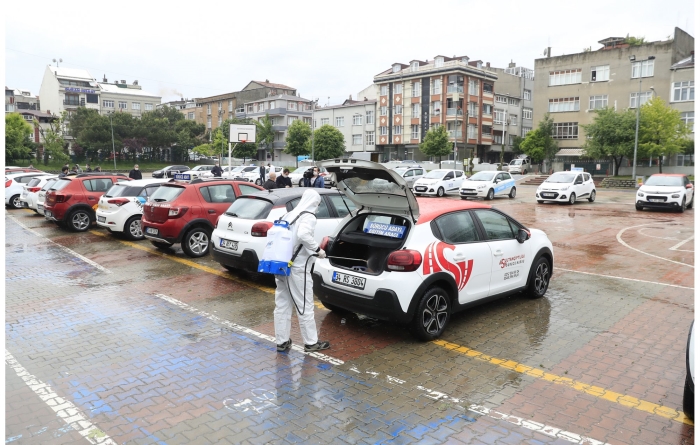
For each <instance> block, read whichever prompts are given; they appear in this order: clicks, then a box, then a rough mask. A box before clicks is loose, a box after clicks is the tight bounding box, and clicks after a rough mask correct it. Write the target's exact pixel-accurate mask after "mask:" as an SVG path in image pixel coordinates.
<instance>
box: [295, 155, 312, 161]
mask: <svg viewBox="0 0 700 445" xmlns="http://www.w3.org/2000/svg"><path fill="white" fill-rule="evenodd" d="M309 158H310V156H297V162H300V161H304V160H306V159H309Z"/></svg>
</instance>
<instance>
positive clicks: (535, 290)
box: [528, 257, 552, 298]
mask: <svg viewBox="0 0 700 445" xmlns="http://www.w3.org/2000/svg"><path fill="white" fill-rule="evenodd" d="M551 277H552V266H551V264H549V260H547V258H545V257H539V258H538V259H537V261H536V262H535V264H534V266H533V267H532V270H531V271H530V284H529V286H528V294H529V295H530V297H531V298H542V297H544V294H546V293H547V289H548V288H549V280H550V278H551Z"/></svg>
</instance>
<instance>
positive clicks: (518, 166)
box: [508, 157, 532, 175]
mask: <svg viewBox="0 0 700 445" xmlns="http://www.w3.org/2000/svg"><path fill="white" fill-rule="evenodd" d="M529 171H532V163H531V161H530V158H529V157H522V158H517V159H513V160H512V161H510V164H508V173H517V174H519V175H526V174H527V172H529Z"/></svg>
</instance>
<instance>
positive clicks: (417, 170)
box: [394, 165, 425, 188]
mask: <svg viewBox="0 0 700 445" xmlns="http://www.w3.org/2000/svg"><path fill="white" fill-rule="evenodd" d="M394 171H396V173H398V174H399V175H401V177H402V178H403V179H404V181H406V184H408V186H409V187H411V188H413V186H414V185H415V183H416V181H418V180H419V179H420V178H422V177H423V176H425V170H423V167H421V166H420V165H411V166H403V165H402V166H400V167H394Z"/></svg>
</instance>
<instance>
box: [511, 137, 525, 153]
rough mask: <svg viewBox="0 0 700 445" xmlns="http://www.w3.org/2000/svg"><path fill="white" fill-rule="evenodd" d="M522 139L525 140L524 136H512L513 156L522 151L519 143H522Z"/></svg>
mask: <svg viewBox="0 0 700 445" xmlns="http://www.w3.org/2000/svg"><path fill="white" fill-rule="evenodd" d="M524 140H525V138H523V137H520V136H514V137H513V154H514V155H515V156H517V155H519V154H522V153H523V149H522V148H520V144H522V143H523V141H524Z"/></svg>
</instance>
